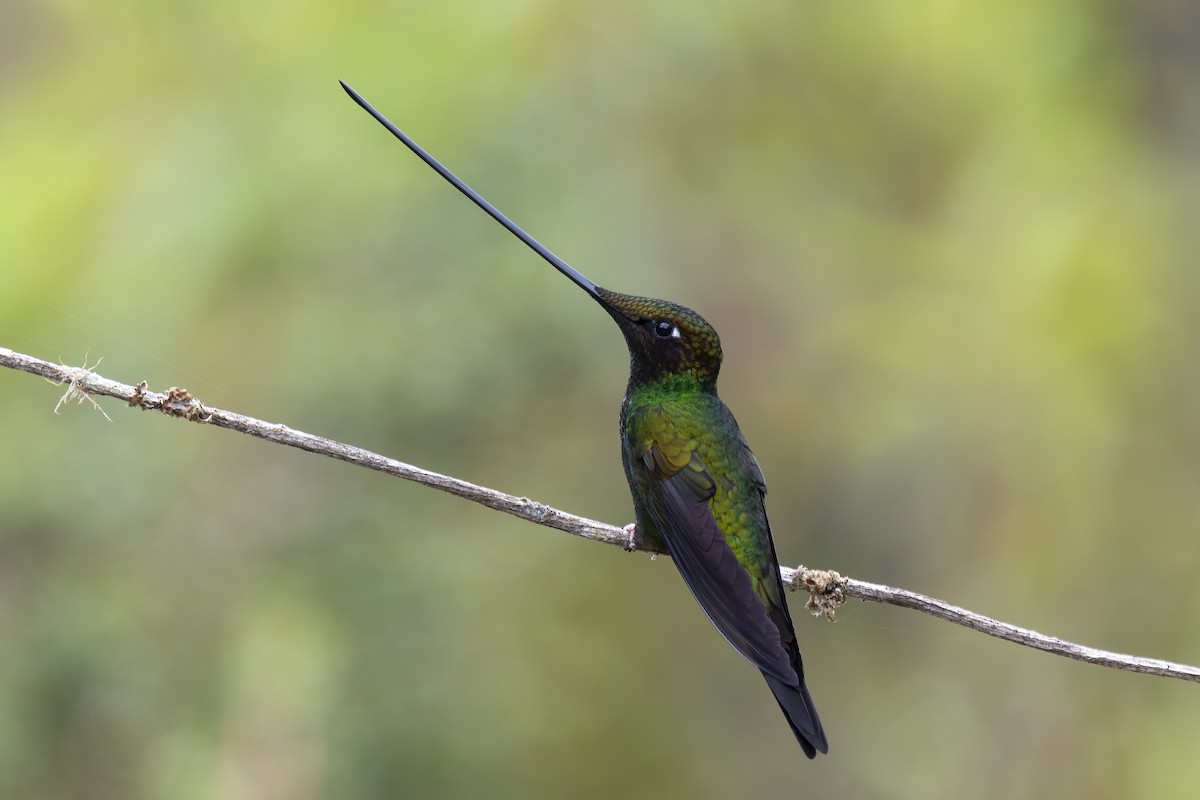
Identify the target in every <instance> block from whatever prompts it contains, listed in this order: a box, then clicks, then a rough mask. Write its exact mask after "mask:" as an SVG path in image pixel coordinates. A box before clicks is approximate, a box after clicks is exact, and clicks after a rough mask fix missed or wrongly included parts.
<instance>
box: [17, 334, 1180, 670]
mask: <svg viewBox="0 0 1200 800" xmlns="http://www.w3.org/2000/svg"><path fill="white" fill-rule="evenodd" d="M97 363H99V362H97ZM0 366H5V367H9V368H10V369H16V370H20V371H22V372H28V373H31V374H34V375H41V376H42V377H44V378H48V379H50V380H53V381H56V382H59V383H67V384H69V386H70V387H71V391H72V392H74V395H73V396H75V397H78V398H79V399H82V397H83V396H88V397H89V399H90V396H91V395H104V396H107V397H115V398H117V399H119V400H124V401H125V403H126V404H127V405H130V406H136V407H137V408H142V409H146V410H154V411H160V412H162V413H164V414H166V415H167V416H171V417H179V418H182V419H187V420H190V421H192V422H197V423H200V424H203V425H215V426H216V427H218V428H228V429H230V430H235V431H240V432H241V433H244V434H247V435H249V436H255V437H257V438H259V439H266V440H267V441H270V442H275V443H277V444H284V445H288V446H289V447H296V448H299V449H301V450H306V451H308V452H310V453H317V454H319V455H324V456H329V457H330V458H336V459H338V460H340V461H348V462H350V463H351V464H358V465H359V466H363V467H367V468H368V469H373V470H376V471H377V472H384V473H387V474H388V475H394V476H396V477H398V478H404V479H405V480H410V481H415V482H417V483H420V484H424V485H425V486H431V487H433V488H435V489H440V490H442V491H444V492H449V493H450V494H454V495H458V496H459V497H465V498H466V499H468V500H473V501H474V502H476V503H479V504H481V505H484V506H487V507H488V508H493V509H496V510H497V511H503V512H505V513H507V514H511V515H513V516H515V517H520V518H521V519H524V520H528V521H530V522H535V523H537V524H539V525H545V526H547V527H550V528H556V529H558V530H561V531H566V532H567V533H571V534H574V535H575V536H579V537H581V538H584V539H590V540H592V541H595V542H603V543H605V544H611V545H617V546H618V547H622V548H624V549H626V550H630V549H634V548H633V547H631V542H630V538H629V534H628V533H627V532H626V531H625V530H624V529H622V528H618V527H616V526H613V525H607V524H605V523H603V522H597V521H595V520H590V519H585V518H584V517H577V516H575V515H574V514H568V513H566V512H565V511H559V510H558V509H556V508H551V507H550V506H548V505H545V504H543V503H538V502H536V501H534V500H530V499H528V498H525V497H514V496H513V495H510V494H505V493H504V492H498V491H496V490H495V489H489V488H487V487H484V486H477V485H475V484H473V483H468V482H467V481H464V480H460V479H458V478H452V477H450V476H448V475H440V474H438V473H436V472H430V471H429V470H424V469H421V468H420V467H414V466H412V465H410V464H405V463H404V462H402V461H396V460H395V459H392V458H386V457H384V456H381V455H379V454H377V453H372V452H371V451H369V450H363V449H361V448H358V447H352V446H351V445H348V444H342V443H341V442H335V441H333V440H332V439H326V438H324V437H322V436H314V435H312V434H311V433H304V432H303V431H297V430H293V429H292V428H289V427H287V426H286V425H279V424H274V423H269V422H263V421H262V420H259V419H255V418H254V417H247V416H243V415H241V414H235V413H233V412H231V411H223V410H221V409H218V408H210V407H208V406H205V405H203V404H202V403H201V402H200V401H199V400H197V399H196V398H195V397H193V396H192V395H191V394H190V393H189V392H188V391H187V390H186V389H180V388H178V387H172V388H171V389H168V390H167V391H166V392H161V393H160V392H152V391H149V390H147V388H146V383H145V381H143V382H142V383H140V384H138V385H137V386H128V385H126V384H123V383H118V382H117V381H113V380H109V379H108V378H105V377H103V376H101V375H97V374H96V373H95V372H94V371H92V370H91V369H88V368H86V367H84V368H79V367H67V366H63V365H61V364H52V363H50V362H49V361H43V360H41V359H38V358H34V357H32V356H28V355H24V354H21V353H15V352H13V351H12V350H9V349H7V348H3V347H0ZM93 403H94V401H93ZM97 407H98V406H97ZM637 549H641V550H643V551H646V548H644V547H642V548H637ZM781 572H782V573H783V580H784V583H785V584H786V585H787V587H788V588H789V589H792V590H804V591H806V592H808V594H809V600H808V602H807V604H806V608H807V609H808V610H809V611H810V612H811V613H813V614H818V615H824V616H826V617H828V618H830V619H832V618H833V616H834V611H835V610H836V609H837V608H838V607H839V606H841V605H842V604H844V603H845V602H846V600H848V599H851V598H853V599H857V600H864V601H867V602H871V603H887V604H889V605H894V606H900V607H901V608H911V609H914V610H916V611H922V612H924V613H926V614H930V615H932V616H935V617H937V618H938V619H942V620H945V621H947V622H953V623H954V624H956V625H962V626H964V627H967V628H971V629H972V630H976V631H979V632H980V633H985V634H987V635H988V636H994V637H996V638H997V639H1003V640H1005V641H1009V642H1015V643H1016V644H1022V645H1025V646H1026V647H1033V648H1036V649H1038V650H1043V651H1045V652H1047V653H1053V654H1055V655H1060V656H1065V657H1067V658H1073V659H1075V660H1077V661H1084V662H1087V663H1089V664H1098V665H1100V666H1105V667H1112V668H1114V669H1123V670H1128V671H1130V672H1141V673H1144V674H1147V675H1158V676H1160V677H1164V678H1178V679H1181V680H1185V681H1192V682H1194V683H1200V667H1194V666H1190V665H1187V664H1176V663H1173V662H1170V661H1163V660H1160V659H1157V658H1143V657H1141V656H1131V655H1125V654H1123V653H1113V652H1109V651H1107V650H1097V649H1096V648H1093V647H1085V646H1084V645H1079V644H1075V643H1073V642H1067V641H1064V640H1062V639H1058V638H1056V637H1053V636H1046V635H1045V634H1041V633H1038V632H1036V631H1031V630H1029V629H1027V628H1021V627H1018V626H1016V625H1010V624H1008V623H1006V622H1000V621H999V620H995V619H992V618H990V617H985V616H983V615H981V614H976V613H975V612H973V611H968V610H967V609H965V608H960V607H958V606H954V605H950V604H949V603H945V602H942V601H941V600H936V599H934V598H932V597H926V596H925V595H922V594H917V593H916V592H910V591H908V590H907V589H896V588H893V587H891V586H883V585H881V584H878V583H868V582H866V581H860V580H855V579H854V578H846V577H843V576H841V575H839V574H838V573H836V572H830V571H825V570H815V569H808V568H806V567H803V566H801V567H798V568H797V569H790V568H788V567H783V568H782V569H781Z"/></svg>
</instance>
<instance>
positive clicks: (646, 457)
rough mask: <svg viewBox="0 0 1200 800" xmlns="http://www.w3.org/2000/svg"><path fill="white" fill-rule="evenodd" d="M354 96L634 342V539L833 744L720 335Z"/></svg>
mask: <svg viewBox="0 0 1200 800" xmlns="http://www.w3.org/2000/svg"><path fill="white" fill-rule="evenodd" d="M339 83H341V86H342V88H343V89H344V90H345V91H346V93H347V94H348V95H350V97H351V98H352V99H353V100H354V102H356V103H358V105H359V106H361V107H362V108H363V109H364V110H365V111H366V112H367V113H369V114H370V115H371V116H372V117H374V118H375V119H376V120H377V121H378V122H379V123H380V124H381V125H383V127H385V128H387V129H388V131H390V132H391V133H392V135H393V136H395V137H396V138H397V139H399V140H400V141H401V142H403V143H404V145H405V146H407V147H408V149H409V150H411V151H412V152H413V153H414V154H416V155H417V157H419V158H420V159H421V160H422V161H424V162H425V163H426V164H427V165H429V166H430V167H432V168H433V169H434V170H435V171H437V173H438V174H439V175H441V176H442V177H443V178H445V179H446V181H448V182H449V183H450V184H451V185H452V186H454V188H456V189H458V190H459V191H460V192H462V193H463V194H464V195H466V196H467V197H468V198H469V199H470V200H471V201H472V202H474V203H475V204H476V205H477V206H479V207H480V208H481V209H482V210H483V211H485V212H486V213H487V214H488V215H489V216H491V217H492V218H493V219H494V220H496V221H497V222H499V223H500V224H501V225H503V226H504V227H505V228H506V229H507V230H508V231H509V232H511V233H512V234H513V235H515V236H516V237H517V238H518V239H520V240H521V241H523V242H524V243H525V244H526V245H528V246H529V247H530V248H531V249H533V250H534V252H536V253H537V254H538V255H540V256H541V257H542V258H543V259H545V260H546V261H548V262H549V263H550V264H551V265H553V266H554V267H555V268H556V269H557V270H558V271H559V272H561V273H562V274H563V275H565V276H566V277H567V278H569V279H570V280H571V281H572V282H574V283H575V285H576V286H578V287H579V288H581V289H582V290H583V291H584V292H586V293H587V294H588V295H589V296H591V298H592V299H593V300H595V301H596V302H597V303H598V304H599V305H600V307H601V308H603V309H604V310H605V311H606V312H608V315H609V316H610V317H612V318H613V320H614V321H615V322H616V323H617V327H618V328H620V329H621V333H622V334H623V335H624V337H625V343H626V345H628V348H629V359H630V368H629V384H628V386H627V388H626V391H625V399H624V401H623V402H622V404H621V416H620V431H621V455H622V463H623V465H624V468H625V477H626V479H627V480H628V481H629V490H630V492H631V493H632V495H633V508H634V519H635V522H634V525H633V526H632V529H631V531H630V534H631V546H633V545H635V544H640V545H641V546H642V547H643V548H644V549H651V550H656V551H659V552H662V551H665V552H667V553H668V554H670V556H671V558H672V560H673V561H674V562H675V565H676V567H678V569H679V572H680V574H681V575H682V576H683V580H684V582H685V583H686V584H687V587H688V589H690V590H691V592H692V595H693V596H694V597H695V598H696V601H697V602H698V603H699V604H700V607H701V608H702V609H703V610H704V613H705V614H707V615H708V618H709V619H710V620H711V621H712V623H713V625H715V626H716V628H717V630H718V631H720V632H721V635H722V636H724V637H725V639H726V640H727V641H728V642H729V644H730V645H732V646H733V648H734V649H735V650H736V651H737V652H738V653H740V654H741V655H742V656H743V657H744V658H745V659H746V660H747V661H749V662H750V663H751V664H753V665H754V666H755V667H757V668H758V669H759V670H760V671H761V672H762V675H763V677H764V678H765V679H766V681H767V685H768V686H769V687H770V688H771V692H772V693H773V694H774V695H775V700H776V701H777V702H778V703H779V707H780V709H781V710H782V711H783V715H784V716H785V717H786V718H787V721H788V725H789V726H790V727H791V729H792V733H794V734H795V736H796V739H797V741H799V743H800V747H801V749H802V750H803V751H804V754H805V755H806V756H808V757H809V758H814V757H816V754H817V753H818V752H820V753H826V752H828V751H829V744H828V742H827V740H826V738H825V729H824V727H823V726H822V725H821V720H820V718H819V717H818V716H817V709H816V707H815V706H814V705H813V700H812V696H811V695H810V694H809V691H808V686H807V685H806V684H805V680H804V664H803V662H802V661H801V658H800V648H799V645H798V644H797V642H796V633H795V630H794V629H793V626H792V618H791V615H790V614H789V613H788V606H787V600H786V597H785V594H784V586H783V580H782V578H781V577H780V574H779V559H778V557H777V556H776V555H775V543H774V542H773V541H772V539H771V526H770V525H769V524H768V522H767V512H766V506H765V505H764V497H765V495H766V492H767V484H766V480H765V479H764V478H763V472H762V468H761V467H759V464H758V459H757V458H755V456H754V453H753V452H751V450H750V446H749V445H748V444H747V443H746V438H745V437H744V436H743V435H742V432H741V429H740V428H739V427H738V424H737V421H736V420H735V419H734V417H733V414H732V413H731V412H730V411H729V409H728V408H727V407H726V405H725V403H724V402H722V400H721V399H720V398H719V397H718V396H717V373H718V372H719V371H720V368H721V340H720V338H719V337H718V336H717V332H716V331H715V330H714V329H713V327H712V326H711V325H709V324H708V322H706V321H705V320H704V318H703V317H701V316H700V315H699V314H697V313H696V312H695V311H692V310H691V309H689V308H685V307H683V306H681V305H679V304H677V303H671V302H668V301H666V300H654V299H652V298H648V297H637V296H634V295H627V294H620V293H618V292H614V291H610V290H608V289H605V288H602V287H600V286H597V285H596V284H595V283H594V282H593V281H592V280H590V279H589V278H587V277H585V276H584V275H583V274H581V273H580V272H578V271H577V270H575V269H574V268H573V267H571V266H570V265H569V264H567V262H565V261H563V260H562V259H561V258H559V257H558V256H557V255H555V254H554V253H553V252H552V251H551V250H550V249H549V248H547V247H546V246H545V245H543V244H542V243H541V242H539V241H538V240H537V239H535V238H533V237H532V236H530V235H529V234H528V233H526V232H525V230H524V229H522V228H521V227H519V226H518V225H517V224H516V223H514V222H513V221H512V220H511V219H509V218H508V217H507V216H505V215H504V214H503V213H501V212H500V211H499V209H497V208H496V207H495V206H493V205H492V204H491V203H489V202H488V201H487V200H485V199H484V198H483V197H482V196H481V195H480V194H479V193H478V192H476V191H475V190H474V189H472V188H471V187H470V186H468V185H467V184H466V183H465V182H464V181H462V180H461V179H460V178H458V176H456V175H455V174H454V173H453V172H451V171H450V170H449V169H447V168H446V167H444V166H443V165H442V164H441V163H440V162H439V161H438V160H437V159H435V158H434V157H433V156H431V155H430V154H429V153H428V152H426V151H425V150H424V149H423V148H421V146H420V145H418V144H417V143H416V142H414V141H413V140H412V139H411V138H409V137H408V135H407V134H405V133H404V132H403V131H401V130H400V129H399V128H398V127H396V126H395V125H394V124H393V123H392V122H391V121H390V120H388V118H387V117H385V116H384V115H383V114H381V113H380V112H379V111H377V110H376V109H375V108H374V106H372V105H371V104H370V103H368V102H367V101H366V100H365V99H363V97H362V96H361V95H359V94H358V92H356V91H354V89H352V88H350V87H349V86H348V85H346V83H345V82H342V81H339Z"/></svg>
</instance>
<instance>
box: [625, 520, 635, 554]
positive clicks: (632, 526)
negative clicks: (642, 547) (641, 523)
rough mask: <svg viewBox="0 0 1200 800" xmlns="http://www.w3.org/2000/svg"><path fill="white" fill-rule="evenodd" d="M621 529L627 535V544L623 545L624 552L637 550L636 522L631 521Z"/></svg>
mask: <svg viewBox="0 0 1200 800" xmlns="http://www.w3.org/2000/svg"><path fill="white" fill-rule="evenodd" d="M621 530H623V531H625V533H626V534H628V536H629V544H627V545H625V552H626V553H632V552H633V551H635V550H637V523H636V522H631V523H629V524H628V525H626V526H625V527H624V528H622V529H621Z"/></svg>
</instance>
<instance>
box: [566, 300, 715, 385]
mask: <svg viewBox="0 0 1200 800" xmlns="http://www.w3.org/2000/svg"><path fill="white" fill-rule="evenodd" d="M589 294H592V296H593V297H595V298H596V300H598V301H599V303H600V305H601V306H603V307H604V310H605V311H607V312H608V313H609V314H610V315H611V316H612V318H613V319H614V320H616V323H617V325H618V326H619V327H620V328H621V333H623V334H624V335H625V343H626V344H627V345H628V346H629V361H630V366H629V381H630V383H631V384H633V385H634V386H645V385H647V384H651V383H656V382H658V381H660V380H662V379H664V378H677V379H679V380H682V381H684V382H685V383H686V384H689V385H692V384H694V385H695V386H696V387H697V388H699V389H701V390H705V391H714V390H715V389H716V386H717V373H718V372H720V370H721V340H720V338H719V337H718V336H717V332H716V331H715V330H713V327H712V326H711V325H709V324H708V322H706V321H705V319H704V318H703V317H701V316H700V315H699V314H697V313H696V312H695V311H692V310H691V309H690V308H684V307H683V306H681V305H678V304H676V303H669V302H667V301H666V300H654V299H651V298H649V297H634V296H632V295H628V294H619V293H617V292H611V291H609V290H608V289H604V288H601V287H599V286H596V287H595V290H594V292H589Z"/></svg>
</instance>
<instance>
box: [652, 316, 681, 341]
mask: <svg viewBox="0 0 1200 800" xmlns="http://www.w3.org/2000/svg"><path fill="white" fill-rule="evenodd" d="M654 335H655V336H657V337H658V338H660V339H678V338H679V328H677V327H676V326H675V323H674V322H671V320H669V319H656V320H655V321H654Z"/></svg>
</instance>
